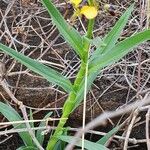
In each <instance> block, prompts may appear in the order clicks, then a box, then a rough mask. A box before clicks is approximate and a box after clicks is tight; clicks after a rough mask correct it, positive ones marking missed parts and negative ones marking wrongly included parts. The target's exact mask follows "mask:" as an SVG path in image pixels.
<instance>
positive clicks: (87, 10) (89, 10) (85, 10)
mask: <svg viewBox="0 0 150 150" xmlns="http://www.w3.org/2000/svg"><path fill="white" fill-rule="evenodd" d="M80 13H81V14H83V15H84V16H85V17H86V18H87V19H94V18H95V17H96V16H97V14H98V10H97V8H96V7H94V6H83V7H82V8H81V11H80Z"/></svg>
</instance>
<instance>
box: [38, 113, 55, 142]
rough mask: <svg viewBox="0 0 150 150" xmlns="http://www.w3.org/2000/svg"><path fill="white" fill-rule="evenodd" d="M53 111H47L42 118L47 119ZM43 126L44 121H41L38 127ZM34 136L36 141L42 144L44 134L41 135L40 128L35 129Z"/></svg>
mask: <svg viewBox="0 0 150 150" xmlns="http://www.w3.org/2000/svg"><path fill="white" fill-rule="evenodd" d="M52 113H53V112H49V113H48V114H47V115H46V116H45V117H44V120H45V119H47V118H48V117H50V116H51V115H52ZM43 126H45V122H44V121H43V122H41V123H40V125H39V127H43ZM36 138H37V140H38V142H39V143H40V144H41V145H43V141H44V135H42V130H37V132H36Z"/></svg>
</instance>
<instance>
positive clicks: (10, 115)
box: [0, 102, 34, 146]
mask: <svg viewBox="0 0 150 150" xmlns="http://www.w3.org/2000/svg"><path fill="white" fill-rule="evenodd" d="M0 112H1V113H2V114H3V115H4V116H5V117H6V118H7V119H8V120H9V121H10V122H12V121H23V119H22V118H21V117H20V115H19V114H18V113H17V112H16V111H15V110H14V109H13V108H12V107H11V106H8V105H6V104H4V103H2V102H0ZM12 125H13V126H14V128H17V129H21V128H26V125H25V124H20V125H18V124H12ZM18 134H19V135H20V137H21V138H22V140H23V142H24V144H25V145H27V146H34V144H33V143H32V138H31V136H30V135H29V133H28V132H20V133H18Z"/></svg>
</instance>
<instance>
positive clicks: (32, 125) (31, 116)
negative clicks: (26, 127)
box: [29, 109, 35, 134]
mask: <svg viewBox="0 0 150 150" xmlns="http://www.w3.org/2000/svg"><path fill="white" fill-rule="evenodd" d="M30 120H33V113H32V109H30ZM29 124H30V127H31V128H34V122H30V123H29ZM33 133H34V134H35V131H34V130H33Z"/></svg>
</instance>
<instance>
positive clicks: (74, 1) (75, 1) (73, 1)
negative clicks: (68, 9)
mask: <svg viewBox="0 0 150 150" xmlns="http://www.w3.org/2000/svg"><path fill="white" fill-rule="evenodd" d="M81 2H82V0H70V3H71V4H73V5H74V6H75V7H78V5H79V4H80V3H81Z"/></svg>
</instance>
